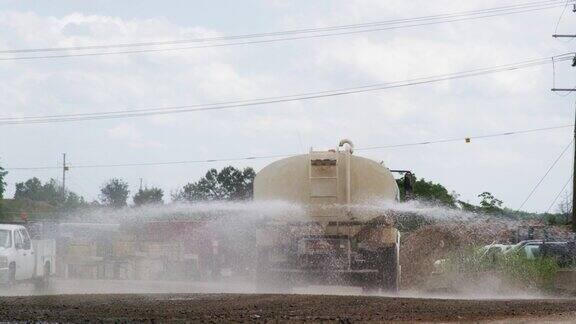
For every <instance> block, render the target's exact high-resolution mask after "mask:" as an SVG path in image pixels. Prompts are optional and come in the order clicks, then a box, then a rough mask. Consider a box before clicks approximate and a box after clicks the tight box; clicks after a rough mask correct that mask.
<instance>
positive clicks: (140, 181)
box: [140, 178, 142, 191]
mask: <svg viewBox="0 0 576 324" xmlns="http://www.w3.org/2000/svg"><path fill="white" fill-rule="evenodd" d="M140 191H142V178H140Z"/></svg>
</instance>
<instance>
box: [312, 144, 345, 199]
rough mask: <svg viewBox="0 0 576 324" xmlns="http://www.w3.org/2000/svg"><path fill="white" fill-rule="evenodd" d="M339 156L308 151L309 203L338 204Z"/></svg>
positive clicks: (327, 152)
mask: <svg viewBox="0 0 576 324" xmlns="http://www.w3.org/2000/svg"><path fill="white" fill-rule="evenodd" d="M339 156H340V154H338V152H337V151H312V150H310V154H309V157H310V164H309V168H308V176H309V179H310V202H315V203H327V204H330V203H332V204H333V203H337V202H338V198H339V196H338V193H339V182H340V181H339V174H338V165H339V162H340V161H339Z"/></svg>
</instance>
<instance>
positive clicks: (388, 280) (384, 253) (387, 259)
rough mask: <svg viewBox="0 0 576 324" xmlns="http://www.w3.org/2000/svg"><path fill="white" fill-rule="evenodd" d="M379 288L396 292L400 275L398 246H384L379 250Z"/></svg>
mask: <svg viewBox="0 0 576 324" xmlns="http://www.w3.org/2000/svg"><path fill="white" fill-rule="evenodd" d="M378 258H379V267H378V268H379V274H380V278H381V279H380V280H381V283H380V289H382V291H383V292H388V293H397V292H398V283H399V276H400V271H399V269H400V265H399V261H398V246H397V245H396V244H395V245H394V246H392V247H388V248H384V249H382V250H381V251H380V252H379V256H378Z"/></svg>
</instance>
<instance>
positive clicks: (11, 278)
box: [6, 262, 16, 289]
mask: <svg viewBox="0 0 576 324" xmlns="http://www.w3.org/2000/svg"><path fill="white" fill-rule="evenodd" d="M15 285H16V263H14V262H12V263H10V265H9V266H8V280H6V287H7V288H8V289H11V288H12V287H14V286H15Z"/></svg>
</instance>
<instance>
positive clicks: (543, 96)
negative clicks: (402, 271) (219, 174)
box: [0, 0, 572, 209]
mask: <svg viewBox="0 0 576 324" xmlns="http://www.w3.org/2000/svg"><path fill="white" fill-rule="evenodd" d="M508 3H512V2H507V4H508ZM60 5H61V6H62V7H63V9H62V11H63V12H65V13H64V14H61V15H55V14H49V13H48V12H43V11H42V10H39V9H36V8H35V7H33V6H31V8H30V11H25V10H2V9H0V35H1V36H0V48H35V47H54V46H72V45H91V44H116V43H126V42H142V41H155V40H170V39H172V40H173V39H189V38H196V37H212V36H218V35H225V34H240V33H243V32H244V30H243V31H239V30H238V29H239V28H238V26H248V25H247V24H248V22H246V21H234V20H230V21H227V20H223V19H219V20H218V19H216V20H214V23H213V24H211V25H210V26H208V25H207V24H202V23H199V22H198V21H206V20H207V19H204V20H202V19H192V18H190V19H186V20H185V23H183V22H182V21H180V22H177V21H176V20H175V19H171V17H174V16H175V15H177V14H180V13H178V12H174V11H173V9H171V8H170V7H169V6H166V8H164V9H163V10H165V11H163V12H158V13H154V14H152V15H148V16H145V15H144V14H142V15H139V14H138V13H131V14H130V15H128V14H126V13H124V12H122V10H121V9H120V7H117V6H120V4H117V5H111V6H110V9H109V12H108V13H107V14H106V15H103V14H101V13H94V12H88V11H86V12H84V11H79V10H78V9H77V8H74V9H70V10H68V11H66V10H65V7H66V6H65V5H63V3H60ZM501 5H503V4H502V3H501V2H500V1H489V2H485V1H458V2H455V1H439V2H434V3H431V2H430V1H410V2H406V1H400V0H398V1H377V0H353V1H351V0H346V1H344V0H342V1H331V2H330V3H329V4H324V5H323V4H322V3H320V2H314V3H312V2H305V3H302V2H300V3H297V2H289V1H284V0H282V1H276V2H275V3H273V4H271V7H272V8H271V9H270V12H268V11H262V12H259V14H261V15H263V16H262V17H264V16H266V18H267V19H269V20H270V21H273V22H275V24H276V25H274V26H269V27H267V28H268V29H269V30H282V29H290V28H306V27H314V26H333V25H343V24H349V23H358V22H369V21H378V20H384V19H393V18H406V17H415V16H425V15H428V14H437V13H441V12H457V11H461V10H471V9H477V8H486V7H490V6H501ZM278 8H281V9H282V10H278ZM192 9H194V8H193V4H190V12H191V13H194V12H195V11H194V10H192ZM262 10H266V8H265V9H262ZM558 14H559V12H556V11H546V12H537V13H532V14H525V15H515V16H505V17H500V18H491V19H486V20H479V21H468V22H459V23H455V24H447V25H435V26H428V27H420V28H410V29H402V30H392V31H382V32H376V33H369V34H357V35H349V36H342V37H332V38H323V39H313V40H301V41H292V42H285V43H275V44H267V45H264V44H262V45H250V46H237V47H228V48H205V49H193V50H180V51H168V52H158V53H148V54H127V55H108V56H97V57H84V58H67V59H47V60H38V61H1V62H0V115H1V116H30V115H47V114H60V113H87V112H98V111H100V112H102V111H112V110H129V109H140V108H152V107H168V106H180V105H194V104H204V103H214V102H220V101H228V100H241V99H251V98H261V97H269V96H276V95H285V94H293V93H301V92H309V91H318V90H326V89H334V88H342V87H349V86H358V85H364V84H371V83H377V82H389V81H397V80H402V79H408V78H413V77H420V76H427V75H431V74H443V73H449V72H456V71H461V70H468V69H472V68H477V67H484V66H491V65H496V64H503V63H509V62H515V61H519V60H523V59H526V58H532V57H540V56H546V55H551V54H553V53H561V52H567V51H570V45H569V44H568V45H566V44H563V43H558V42H555V41H554V40H552V39H551V37H550V36H549V34H550V32H551V29H552V27H553V25H554V23H555V19H556V18H557V15H558ZM198 15H201V16H202V17H201V18H203V17H208V16H210V15H213V16H214V17H219V11H218V8H216V6H214V8H213V11H211V12H202V13H199V14H198ZM268 15H271V16H270V17H269V16H268ZM150 16H155V17H162V18H150ZM266 21H268V20H266ZM569 25H571V23H570V22H569V21H568V22H567V24H566V26H564V27H563V28H566V29H569V27H570V26H569ZM250 26H251V25H250ZM246 28H248V27H246ZM262 31H266V30H262ZM568 68H569V67H568V66H563V67H558V71H557V72H558V78H559V81H558V82H559V83H560V84H562V83H563V82H564V81H565V79H568V77H567V75H568V72H564V71H569V70H568ZM550 74H551V70H550V69H549V67H543V68H535V69H532V70H526V71H516V72H510V73H502V74H495V75H490V76H484V77H478V78H472V79H462V80H455V81H451V82H443V83H438V84H432V85H426V86H416V87H411V88H400V89H392V90H385V91H380V92H373V93H366V94H358V95H351V96H342V97H333V98H326V99H318V100H309V101H301V102H292V103H283V104H276V105H265V106H258V107H249V108H243V109H238V110H223V111H212V112H202V113H188V114H176V115H162V116H150V117H146V118H135V119H129V120H107V121H96V122H83V123H77V124H55V125H32V126H18V127H16V126H13V127H5V128H3V131H4V135H3V136H2V137H0V157H2V161H3V163H5V164H6V165H12V166H13V165H22V166H25V165H45V164H46V162H45V161H53V160H54V159H55V157H56V156H59V154H60V153H61V152H63V151H66V152H68V154H69V158H70V160H71V161H72V162H73V163H76V164H81V163H84V164H88V163H95V164H96V163H122V162H142V161H170V160H194V159H210V158H226V157H237V156H250V155H258V154H264V155H266V154H275V153H285V152H294V151H297V150H300V147H301V146H304V147H305V148H308V147H309V146H315V147H324V148H325V147H332V146H334V145H335V144H336V143H337V141H338V140H339V139H340V138H341V137H348V138H351V139H352V140H353V141H354V142H355V143H356V144H357V145H358V146H375V145H376V146H377V145H386V144H397V143H406V142H416V141H422V140H433V139H443V138H452V137H460V136H466V135H482V134H489V133H494V132H499V131H505V130H516V129H525V128H537V127H543V126H549V125H559V124H567V123H571V122H572V116H571V114H572V111H571V110H570V107H569V105H570V104H569V101H570V100H571V99H570V98H561V97H557V96H554V95H552V94H550V93H549V92H548V88H549V86H550V84H549V82H550ZM566 83H568V82H566ZM568 84H570V83H568ZM570 85H571V84H570ZM569 133H570V132H569V130H568V131H566V132H564V131H557V132H556V131H555V132H549V133H539V134H537V135H522V136H518V138H516V139H509V138H499V139H495V140H494V141H492V142H488V141H484V142H483V141H479V142H476V141H474V142H473V143H472V145H468V146H462V144H461V143H455V144H443V145H438V146H430V147H412V148H405V149H397V150H387V151H370V152H361V153H360V152H359V154H366V155H367V156H369V157H371V158H374V159H377V160H384V161H385V162H386V163H387V165H390V166H392V167H397V168H399V167H402V168H412V169H414V171H415V172H416V173H417V174H418V175H419V176H425V177H426V178H427V179H431V180H434V181H439V182H442V183H445V184H447V185H448V186H450V189H452V190H456V191H458V192H459V193H461V194H462V196H463V198H465V199H470V200H473V199H475V196H476V195H477V194H478V193H479V191H480V190H479V188H484V187H490V186H493V187H495V188H497V189H493V190H494V191H498V193H500V194H501V195H502V196H500V197H499V198H501V199H503V200H504V201H505V203H509V204H510V205H514V204H515V203H517V202H519V201H521V200H522V199H523V198H524V197H523V196H524V192H523V189H525V188H526V185H527V183H533V182H534V181H533V178H536V177H537V175H538V174H539V172H541V171H542V169H543V168H544V167H543V165H542V163H541V162H539V161H542V160H546V161H549V160H550V159H552V158H553V157H554V156H556V155H557V154H558V152H559V151H560V150H561V148H562V146H563V145H565V139H566V135H567V136H569ZM299 137H300V138H301V139H302V145H300V143H299V142H300V140H299ZM536 151H537V152H536ZM544 157H546V158H545V159H544ZM267 162H268V161H251V162H250V164H252V165H254V166H256V167H260V166H263V165H265V164H266V163H267ZM546 163H547V162H544V164H546ZM568 164H569V163H568ZM568 164H562V165H559V166H558V168H559V170H560V169H561V168H563V167H566V168H567V169H566V170H568V169H569V166H567V165H568ZM239 165H242V166H244V165H246V164H239ZM216 166H217V167H220V166H221V165H216ZM208 167H209V165H205V164H197V165H183V166H174V167H158V168H142V169H141V168H133V169H107V170H87V171H86V173H83V174H80V172H83V171H80V170H77V171H75V172H78V175H77V176H78V179H86V181H87V182H88V184H85V185H84V186H83V187H84V188H86V189H82V188H80V187H79V188H73V189H76V190H79V191H81V193H82V194H84V195H87V196H88V197H89V198H94V197H95V193H96V191H97V190H98V188H97V187H96V186H94V185H92V184H94V183H102V182H104V180H105V179H107V178H109V177H110V176H120V177H126V178H127V179H128V180H129V181H132V182H134V183H135V184H137V181H138V178H140V177H144V178H145V179H146V178H149V181H150V182H151V183H152V182H154V183H159V182H160V180H158V179H162V180H161V183H159V184H160V185H162V186H164V189H165V192H170V191H171V190H172V189H175V187H176V186H179V185H181V184H183V183H186V182H187V181H190V180H194V179H195V178H196V177H197V176H199V175H201V174H203V173H204V171H205V169H206V168H208ZM33 175H36V174H29V173H16V172H12V173H11V174H10V178H9V181H11V182H15V181H21V180H23V179H25V178H27V177H30V176H33ZM45 176H46V177H49V176H57V174H55V175H52V174H46V175H45ZM554 176H555V178H554V179H552V180H551V182H550V183H549V184H547V186H548V187H546V188H545V190H542V191H541V192H540V194H541V195H540V196H538V197H535V200H534V202H533V203H532V204H531V205H530V206H529V208H533V209H542V208H543V206H546V207H547V205H548V203H549V201H550V199H552V195H553V193H555V192H556V191H557V190H558V189H559V187H561V185H562V184H563V183H564V178H562V174H560V173H559V174H555V175H554ZM511 177H513V179H510V178H511ZM501 179H506V181H500V180H501ZM79 181H80V180H79ZM482 190H484V189H482Z"/></svg>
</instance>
